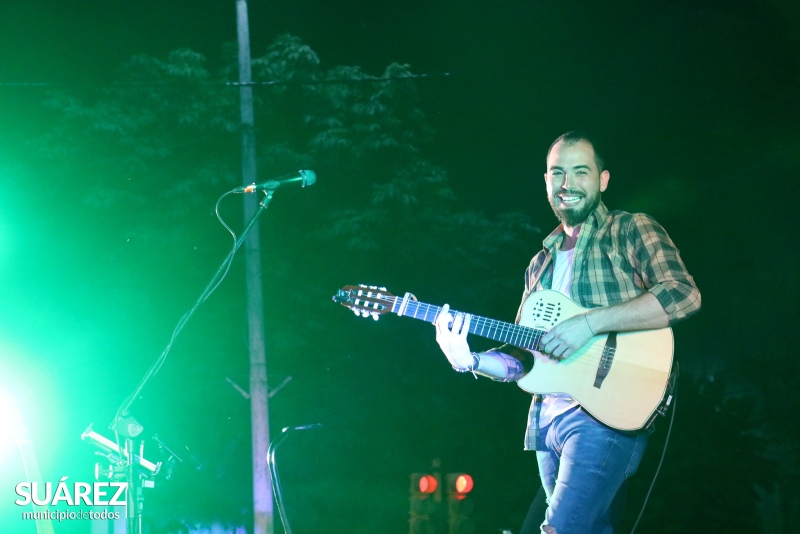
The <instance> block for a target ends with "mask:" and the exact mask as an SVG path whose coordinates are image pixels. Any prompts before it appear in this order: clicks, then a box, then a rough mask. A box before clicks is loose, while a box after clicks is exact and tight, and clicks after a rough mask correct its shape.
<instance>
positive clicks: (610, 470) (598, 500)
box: [536, 408, 647, 534]
mask: <svg viewBox="0 0 800 534" xmlns="http://www.w3.org/2000/svg"><path fill="white" fill-rule="evenodd" d="M542 432H543V433H545V435H544V436H543V437H544V445H545V448H546V450H539V451H536V459H537V461H538V463H539V475H540V476H541V478H542V485H543V486H544V490H545V493H546V495H547V503H548V506H547V511H546V513H545V520H544V523H543V524H542V532H546V533H553V532H556V533H558V534H611V533H612V531H613V529H612V527H611V518H610V508H611V502H612V501H613V500H614V496H615V495H616V494H617V491H618V490H619V488H620V486H622V484H623V483H624V482H625V480H626V479H627V478H628V477H630V476H631V475H633V474H634V473H635V472H636V469H637V468H638V467H639V462H640V461H641V459H642V456H643V455H644V450H645V447H646V446H647V433H646V432H639V433H625V432H620V431H617V430H614V429H611V428H609V427H607V426H605V425H603V424H601V423H599V422H598V421H597V420H595V419H594V418H592V417H591V416H589V415H588V414H586V413H585V412H584V411H583V410H582V409H580V408H575V409H572V410H570V411H568V412H566V413H564V414H561V415H559V416H557V417H556V418H555V419H554V420H553V422H552V423H551V424H550V425H548V426H547V427H546V428H544V429H542ZM553 529H555V530H553Z"/></svg>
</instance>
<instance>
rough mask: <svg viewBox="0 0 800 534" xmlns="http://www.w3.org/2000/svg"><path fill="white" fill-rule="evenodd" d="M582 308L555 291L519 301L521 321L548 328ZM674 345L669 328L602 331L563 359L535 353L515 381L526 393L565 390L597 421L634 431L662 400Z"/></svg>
mask: <svg viewBox="0 0 800 534" xmlns="http://www.w3.org/2000/svg"><path fill="white" fill-rule="evenodd" d="M585 311H587V310H586V309H585V308H582V307H581V306H579V305H578V304H576V303H575V302H573V301H572V300H570V299H568V298H567V297H565V296H564V295H562V294H561V293H558V292H557V291H552V290H543V291H537V292H536V293H533V294H531V295H530V297H528V299H527V300H526V301H525V303H524V304H523V307H522V317H521V320H520V325H522V326H526V327H531V328H535V329H539V330H545V331H547V330H550V329H551V328H553V327H554V326H556V325H557V324H559V323H561V322H562V321H565V320H566V319H569V318H570V317H573V316H575V315H578V314H581V313H584V312H585ZM673 348H674V344H673V338H672V330H671V329H670V328H661V329H656V330H639V331H634V332H620V333H611V334H600V335H597V336H595V337H593V338H592V339H591V341H590V342H589V343H587V344H586V345H585V346H584V347H582V348H581V349H580V350H579V351H578V352H576V353H575V354H573V355H572V356H570V357H569V358H567V359H566V360H562V361H555V360H552V359H550V358H548V357H547V356H545V355H542V354H541V353H539V352H536V351H533V354H534V360H535V363H534V366H533V369H532V370H531V372H530V373H528V374H527V375H525V376H524V377H523V378H522V379H520V380H519V381H518V385H519V387H520V388H522V389H523V390H525V391H527V392H529V393H538V394H546V393H566V394H567V395H570V396H571V397H572V398H574V399H575V400H576V401H578V403H579V404H580V405H581V406H582V407H583V408H584V409H585V410H586V411H587V412H589V413H590V414H591V415H592V416H593V417H595V418H596V419H598V420H599V421H600V422H602V423H604V424H606V425H608V426H611V427H613V428H616V429H619V430H638V429H640V428H642V427H644V426H645V425H646V424H647V423H648V421H649V420H650V419H651V417H652V416H653V414H654V413H655V411H656V410H657V409H658V407H659V405H660V404H661V401H662V400H663V399H664V395H665V392H666V389H667V385H668V381H669V376H670V371H671V369H672V357H673Z"/></svg>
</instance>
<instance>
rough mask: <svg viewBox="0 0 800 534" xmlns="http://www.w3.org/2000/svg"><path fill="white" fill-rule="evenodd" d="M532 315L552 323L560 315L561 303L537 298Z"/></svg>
mask: <svg viewBox="0 0 800 534" xmlns="http://www.w3.org/2000/svg"><path fill="white" fill-rule="evenodd" d="M533 316H534V317H536V318H537V319H541V320H543V321H546V322H548V323H551V324H554V323H555V322H556V321H558V318H559V317H561V304H559V303H552V302H545V301H543V300H539V301H538V302H537V303H536V306H535V309H534V313H533Z"/></svg>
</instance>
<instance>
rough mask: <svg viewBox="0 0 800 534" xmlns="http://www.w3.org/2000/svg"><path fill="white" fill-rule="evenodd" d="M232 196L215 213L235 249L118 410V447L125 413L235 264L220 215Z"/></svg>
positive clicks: (228, 193) (235, 243) (234, 237)
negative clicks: (121, 420) (230, 244)
mask: <svg viewBox="0 0 800 534" xmlns="http://www.w3.org/2000/svg"><path fill="white" fill-rule="evenodd" d="M231 194H233V191H228V192H227V193H225V194H223V195H222V196H221V197H219V199H217V203H216V206H215V210H214V211H215V213H216V215H217V219H218V220H219V222H220V223H221V224H222V226H223V227H224V228H225V229H226V230H227V231H228V232H229V233H230V234H231V236H232V237H233V247H232V248H231V251H230V252H229V253H228V255H227V257H226V258H225V259H224V260H223V262H222V264H221V265H220V267H219V269H217V272H216V273H214V276H212V277H211V281H210V282H209V283H208V285H207V286H206V288H205V289H204V290H203V292H202V293H201V294H200V296H199V297H198V298H197V301H195V303H194V304H193V305H192V307H191V308H189V310H188V311H187V312H186V313H184V314H183V315H182V316H181V318H180V319H178V323H177V324H176V325H175V328H174V329H173V330H172V336H171V337H170V339H169V342H168V343H167V346H166V347H165V348H164V350H163V351H162V352H161V354H160V355H159V357H158V358H157V359H156V361H155V362H154V363H153V365H152V366H151V367H150V369H148V370H147V372H146V373H145V375H144V377H142V379H141V381H140V382H139V385H137V386H136V389H134V390H133V393H131V394H130V395H128V396H127V397H126V398H125V400H124V401H123V402H122V404H121V405H120V407H119V408H118V409H117V413H116V414H115V415H114V421H113V423H112V424H111V427H112V429H113V430H114V433H115V434H116V436H117V444H118V445H120V439H119V433H118V431H117V422H118V421H119V420H120V418H121V417H122V416H123V414H124V412H125V411H126V410H127V409H128V408H130V406H131V405H132V404H133V402H134V401H135V400H136V396H137V395H139V393H140V392H141V391H142V389H144V386H145V385H146V384H147V383H148V382H149V381H150V379H151V378H153V376H155V375H156V373H158V371H159V370H161V367H162V366H163V365H164V362H165V361H166V359H167V355H168V354H169V352H170V350H172V344H173V343H174V342H175V339H176V338H177V337H178V334H180V333H181V331H182V330H183V328H184V327H185V326H186V323H188V322H189V319H190V318H191V317H192V315H194V312H195V311H197V308H199V307H200V305H201V304H202V303H203V302H205V301H206V300H207V299H208V297H209V296H211V294H212V293H213V292H214V291H216V289H217V288H218V287H219V285H220V284H221V283H222V281H223V280H224V279H225V277H226V276H227V275H228V272H229V271H230V268H231V264H232V263H233V257H234V255H235V254H236V250H237V248H238V247H237V245H238V242H237V238H236V233H235V232H234V231H233V230H232V229H231V227H230V226H229V225H228V224H227V223H226V222H225V221H224V220H223V219H222V216H221V215H220V213H219V205H220V202H222V199H224V198H225V197H226V196H228V195H231Z"/></svg>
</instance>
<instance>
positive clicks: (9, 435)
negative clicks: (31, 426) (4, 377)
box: [0, 390, 26, 456]
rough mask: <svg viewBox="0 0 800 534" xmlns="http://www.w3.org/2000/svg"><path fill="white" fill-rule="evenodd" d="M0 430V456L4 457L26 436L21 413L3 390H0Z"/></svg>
mask: <svg viewBox="0 0 800 534" xmlns="http://www.w3.org/2000/svg"><path fill="white" fill-rule="evenodd" d="M0 429H2V430H1V431H0V455H2V456H5V455H6V454H7V453H8V451H9V450H15V449H16V448H17V445H18V444H19V442H20V440H22V439H24V437H25V435H26V429H25V421H24V420H23V419H22V412H20V410H19V407H18V406H17V403H16V402H15V401H14V397H13V396H12V395H11V394H10V393H9V392H7V391H5V390H0Z"/></svg>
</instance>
